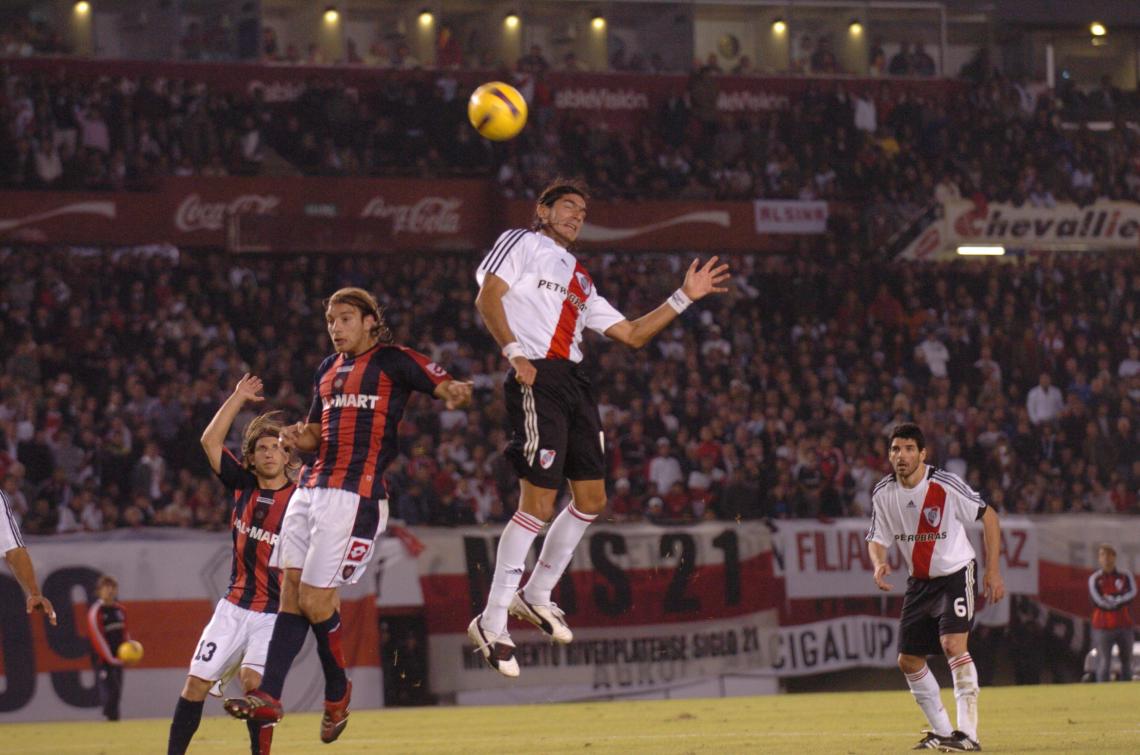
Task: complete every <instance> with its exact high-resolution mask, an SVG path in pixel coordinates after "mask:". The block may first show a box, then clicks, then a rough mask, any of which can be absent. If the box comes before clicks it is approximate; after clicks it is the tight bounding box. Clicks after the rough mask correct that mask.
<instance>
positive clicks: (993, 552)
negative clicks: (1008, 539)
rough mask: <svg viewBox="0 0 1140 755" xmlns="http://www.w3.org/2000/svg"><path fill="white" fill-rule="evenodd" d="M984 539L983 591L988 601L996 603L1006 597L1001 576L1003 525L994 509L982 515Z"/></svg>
mask: <svg viewBox="0 0 1140 755" xmlns="http://www.w3.org/2000/svg"><path fill="white" fill-rule="evenodd" d="M982 539H983V540H984V541H985V549H986V572H985V574H984V575H983V576H982V590H983V594H984V595H985V596H986V600H989V601H991V602H996V601H999V600H1001V599H1002V598H1003V597H1005V581H1004V580H1003V579H1002V576H1001V524H1000V523H999V521H998V514H997V512H996V511H994V510H993V507H987V508H986V511H985V513H984V514H982Z"/></svg>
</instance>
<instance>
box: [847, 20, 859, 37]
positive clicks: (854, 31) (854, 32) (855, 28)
mask: <svg viewBox="0 0 1140 755" xmlns="http://www.w3.org/2000/svg"><path fill="white" fill-rule="evenodd" d="M847 31H848V32H850V33H851V36H853V37H858V36H859V35H860V34H862V33H863V24H861V23H859V19H857V18H853V19H851V23H849V24H848V25H847Z"/></svg>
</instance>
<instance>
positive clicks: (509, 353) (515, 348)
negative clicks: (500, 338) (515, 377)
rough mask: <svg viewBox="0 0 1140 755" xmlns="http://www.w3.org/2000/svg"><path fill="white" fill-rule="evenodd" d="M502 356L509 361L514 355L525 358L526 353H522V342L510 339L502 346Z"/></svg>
mask: <svg viewBox="0 0 1140 755" xmlns="http://www.w3.org/2000/svg"><path fill="white" fill-rule="evenodd" d="M503 356H505V357H506V358H507V361H508V362H509V361H511V360H512V359H514V358H515V357H524V358H525V357H526V354H524V353H523V347H522V344H520V343H519V342H518V341H511V342H510V343H508V344H507V345H506V346H504V347H503Z"/></svg>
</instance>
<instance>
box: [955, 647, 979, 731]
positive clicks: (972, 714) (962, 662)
mask: <svg viewBox="0 0 1140 755" xmlns="http://www.w3.org/2000/svg"><path fill="white" fill-rule="evenodd" d="M950 672H951V673H952V674H954V702H955V703H957V708H958V731H960V732H962V733H963V734H965V735H966V736H967V737H969V738H970V739H973V740H974V741H977V739H978V667H977V666H975V665H974V659H973V658H971V657H970V654H969V653H962V654H961V655H956V656H954V657H953V658H951V659H950Z"/></svg>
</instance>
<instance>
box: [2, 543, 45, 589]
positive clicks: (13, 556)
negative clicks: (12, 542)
mask: <svg viewBox="0 0 1140 755" xmlns="http://www.w3.org/2000/svg"><path fill="white" fill-rule="evenodd" d="M4 560H5V561H7V562H8V568H10V569H11V570H12V575H13V576H14V577H15V578H16V581H17V582H19V583H20V587H22V588H23V590H24V594H25V595H27V596H28V597H32V596H34V595H39V594H40V587H39V583H37V582H36V567H35V566H33V565H32V557H31V556H30V555H28V549H27V548H13V549H12V550H10V551H8V552H7V553H5V554H4Z"/></svg>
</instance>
